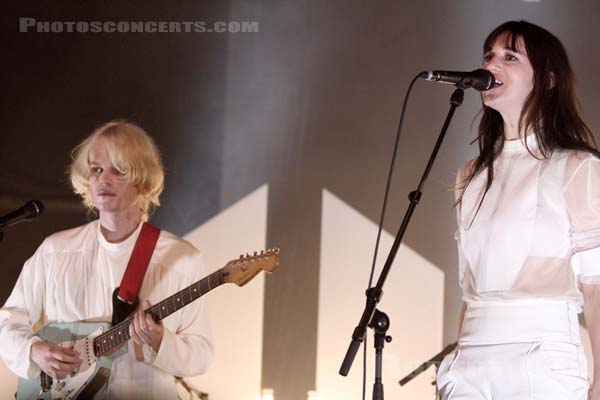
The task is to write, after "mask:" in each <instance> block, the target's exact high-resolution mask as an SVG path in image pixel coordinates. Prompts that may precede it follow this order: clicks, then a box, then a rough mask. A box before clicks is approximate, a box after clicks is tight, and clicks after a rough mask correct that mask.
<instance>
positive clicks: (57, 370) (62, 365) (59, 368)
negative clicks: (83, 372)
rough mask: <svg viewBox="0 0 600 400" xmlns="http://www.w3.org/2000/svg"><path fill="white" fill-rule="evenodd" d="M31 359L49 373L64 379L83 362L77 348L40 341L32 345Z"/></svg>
mask: <svg viewBox="0 0 600 400" xmlns="http://www.w3.org/2000/svg"><path fill="white" fill-rule="evenodd" d="M31 360H32V361H33V362H34V363H36V364H37V365H38V367H40V368H41V369H42V371H44V372H45V373H47V374H48V375H50V376H51V377H53V378H56V379H64V378H66V377H67V376H68V375H69V374H70V373H71V372H73V371H74V370H75V369H76V368H77V367H78V366H79V363H81V359H80V358H79V355H78V353H77V352H76V351H75V350H72V349H67V348H64V347H61V346H59V345H56V344H49V343H46V342H44V341H38V342H35V343H33V344H32V345H31Z"/></svg>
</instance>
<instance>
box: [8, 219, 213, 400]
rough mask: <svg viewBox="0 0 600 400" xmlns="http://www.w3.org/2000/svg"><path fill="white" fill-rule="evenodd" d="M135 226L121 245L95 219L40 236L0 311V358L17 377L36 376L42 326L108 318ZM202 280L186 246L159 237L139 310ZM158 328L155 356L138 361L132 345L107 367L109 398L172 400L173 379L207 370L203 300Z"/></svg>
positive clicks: (197, 258)
mask: <svg viewBox="0 0 600 400" xmlns="http://www.w3.org/2000/svg"><path fill="white" fill-rule="evenodd" d="M141 226H142V224H140V225H139V226H138V228H137V230H136V231H135V232H134V233H133V234H132V235H131V236H130V237H129V238H127V239H126V240H124V241H123V242H120V243H109V242H108V241H106V239H105V238H104V236H103V235H102V232H101V230H100V224H99V223H98V221H93V222H91V223H89V224H87V225H83V226H81V227H78V228H74V229H70V230H66V231H62V232H58V233H55V234H53V235H51V236H49V237H48V238H46V240H45V241H44V242H43V243H42V245H41V246H40V247H39V248H38V249H37V251H36V252H35V254H34V255H33V256H32V257H31V258H30V259H29V260H28V261H27V262H26V263H25V265H24V266H23V270H22V271H21V275H20V276H19V279H18V281H17V283H16V285H15V287H14V289H13V291H12V293H11V295H10V297H9V298H8V300H7V301H6V303H5V304H4V306H3V307H2V308H1V309H0V355H1V356H2V358H3V359H4V361H5V362H6V364H7V366H8V367H9V368H10V369H11V370H12V371H13V372H14V373H15V374H17V375H19V376H21V377H26V378H33V377H35V376H37V375H38V374H39V373H40V369H39V367H38V366H37V365H36V364H34V363H33V362H32V361H31V359H30V349H31V344H32V343H33V342H34V341H37V340H40V339H39V338H38V337H36V336H35V334H34V332H35V331H36V330H37V329H38V328H40V327H41V326H43V325H46V324H48V323H51V322H76V321H90V322H97V321H104V322H109V321H110V320H111V316H112V293H113V290H114V289H115V288H116V287H117V286H119V285H120V282H121V279H122V277H123V274H124V272H125V269H126V267H127V263H128V262H129V257H130V255H131V252H132V250H133V247H134V245H135V242H136V240H137V237H138V236H139V233H140V231H141ZM204 274H205V272H204V265H203V261H202V257H201V255H200V253H199V252H198V251H197V250H196V249H195V248H194V247H193V246H192V245H191V244H190V243H188V242H186V241H184V240H182V239H180V238H178V237H176V236H175V235H173V234H170V233H168V232H166V231H161V233H160V236H159V239H158V242H157V243H156V248H155V250H154V253H153V254H152V258H151V259H150V263H149V265H148V269H147V271H146V275H145V277H144V281H143V283H142V287H141V288H140V292H139V295H138V297H139V299H140V306H143V301H144V300H146V299H147V300H149V301H150V302H151V303H152V304H156V303H158V302H160V301H161V300H164V299H165V298H166V297H168V296H170V295H172V294H174V293H176V292H178V291H179V290H181V289H183V288H185V287H187V286H188V285H190V284H192V283H194V282H196V281H198V280H200V279H201V278H202V277H204ZM162 324H163V326H164V328H165V329H164V336H163V339H162V342H161V345H160V348H159V351H158V353H156V352H155V351H154V350H153V349H152V348H151V347H150V346H148V345H143V347H142V349H141V350H142V351H141V355H143V357H142V358H143V360H142V359H136V357H135V356H134V353H135V352H133V351H132V350H133V346H134V343H133V341H132V340H130V342H129V347H130V352H129V353H128V354H125V355H123V356H122V357H120V358H118V359H117V360H116V361H115V362H114V363H113V368H112V373H111V379H110V385H109V393H108V394H109V397H110V398H116V399H129V398H150V399H168V398H172V399H175V398H176V397H177V391H176V387H175V383H174V380H173V377H172V375H176V376H189V375H196V374H200V373H202V372H204V371H205V370H206V369H207V368H208V365H209V363H210V360H211V358H212V354H213V346H212V339H211V332H210V326H209V322H208V319H207V312H206V310H205V307H204V301H203V300H202V299H200V300H197V301H195V302H193V303H191V304H189V305H188V306H186V307H184V308H182V309H181V310H179V311H177V312H176V313H174V314H172V315H170V316H168V317H167V318H165V319H164V320H163V321H162ZM135 346H137V345H135ZM138 358H140V357H138Z"/></svg>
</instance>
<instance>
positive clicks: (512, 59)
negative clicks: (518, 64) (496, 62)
mask: <svg viewBox="0 0 600 400" xmlns="http://www.w3.org/2000/svg"><path fill="white" fill-rule="evenodd" d="M504 58H505V59H506V60H507V61H516V60H517V57H515V56H514V55H512V54H507V55H505V56H504Z"/></svg>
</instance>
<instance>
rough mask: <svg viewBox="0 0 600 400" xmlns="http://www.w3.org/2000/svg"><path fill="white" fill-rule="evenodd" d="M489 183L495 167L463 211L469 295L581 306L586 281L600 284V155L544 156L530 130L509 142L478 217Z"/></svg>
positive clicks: (464, 280) (466, 198)
mask: <svg viewBox="0 0 600 400" xmlns="http://www.w3.org/2000/svg"><path fill="white" fill-rule="evenodd" d="M525 141H526V142H527V147H529V149H530V151H531V152H532V153H533V154H534V155H536V157H537V158H536V157H534V156H532V154H530V152H529V151H528V150H527V147H526V146H525ZM472 161H473V160H472ZM472 161H471V162H469V163H467V164H466V165H465V166H463V167H462V168H461V169H460V170H459V174H458V178H457V192H458V193H460V190H461V189H460V188H461V186H464V179H465V178H466V177H467V176H468V171H469V168H470V167H471V166H472ZM486 181H487V170H483V171H482V172H480V173H479V174H478V175H477V176H475V177H474V178H473V179H472V181H471V182H470V183H469V184H468V185H467V187H466V188H465V190H464V194H463V197H462V203H461V204H460V205H459V207H458V212H457V216H458V226H459V229H458V231H457V234H456V239H457V241H458V252H459V279H460V285H461V287H462V290H463V299H464V300H465V301H466V302H469V303H472V302H479V301H500V302H514V301H522V300H540V299H543V300H559V301H567V302H568V303H570V304H573V305H574V306H576V307H577V309H578V311H581V307H582V305H583V297H582V295H581V291H580V289H579V283H580V282H581V283H600V160H599V159H598V158H596V157H595V156H594V155H592V154H590V153H587V152H579V151H572V150H556V151H555V152H554V154H552V156H551V157H550V158H548V159H543V158H542V156H541V155H540V154H539V149H538V145H537V141H536V139H535V135H529V136H527V138H526V139H522V140H511V141H505V142H504V148H503V150H502V152H501V154H500V155H499V156H498V157H497V159H496V160H495V161H494V180H493V182H492V185H491V187H490V189H489V191H488V192H487V194H486V195H485V198H484V200H483V203H482V204H481V208H480V209H479V211H478V212H477V215H475V214H476V210H477V208H478V206H479V203H480V201H481V198H482V196H483V192H484V190H485V185H486Z"/></svg>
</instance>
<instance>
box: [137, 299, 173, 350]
mask: <svg viewBox="0 0 600 400" xmlns="http://www.w3.org/2000/svg"><path fill="white" fill-rule="evenodd" d="M144 306H145V308H148V307H150V306H151V304H150V302H149V301H148V300H146V301H145V302H144ZM164 332H165V328H164V327H163V324H162V322H160V321H159V322H158V323H156V322H154V319H152V316H151V315H150V314H147V313H145V312H144V310H140V311H138V312H137V313H135V315H134V317H133V322H132V323H131V324H129V334H130V335H131V338H132V339H133V341H134V342H136V343H137V344H144V343H145V344H148V345H149V346H150V347H152V348H153V349H154V351H155V352H157V353H158V349H159V348H160V344H161V342H162V338H163V334H164Z"/></svg>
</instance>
